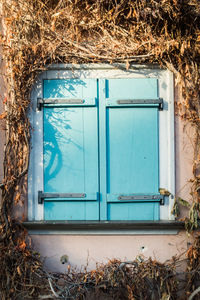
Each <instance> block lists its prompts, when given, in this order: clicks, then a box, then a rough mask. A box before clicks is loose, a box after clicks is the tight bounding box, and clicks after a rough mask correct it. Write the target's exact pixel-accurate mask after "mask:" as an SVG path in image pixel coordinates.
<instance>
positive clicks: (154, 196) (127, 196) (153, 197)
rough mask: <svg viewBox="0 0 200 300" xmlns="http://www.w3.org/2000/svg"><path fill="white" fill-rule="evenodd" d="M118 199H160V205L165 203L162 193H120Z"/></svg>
mask: <svg viewBox="0 0 200 300" xmlns="http://www.w3.org/2000/svg"><path fill="white" fill-rule="evenodd" d="M118 200H122V201H126V200H160V205H164V204H165V201H164V200H165V198H164V195H120V196H119V197H118Z"/></svg>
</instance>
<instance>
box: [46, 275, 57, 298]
mask: <svg viewBox="0 0 200 300" xmlns="http://www.w3.org/2000/svg"><path fill="white" fill-rule="evenodd" d="M48 282H49V285H50V288H51V291H52V293H53V294H54V296H55V297H56V298H60V296H59V295H58V294H57V293H56V292H55V291H54V288H53V286H52V283H51V278H48Z"/></svg>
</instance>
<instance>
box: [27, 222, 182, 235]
mask: <svg viewBox="0 0 200 300" xmlns="http://www.w3.org/2000/svg"><path fill="white" fill-rule="evenodd" d="M23 225H24V226H25V228H26V229H27V230H28V232H29V234H69V235H140V234H141V235H151V234H156V235H157V234H160V235H163V234H177V233H178V231H179V230H181V229H182V230H183V229H184V222H180V221H28V222H24V223H23Z"/></svg>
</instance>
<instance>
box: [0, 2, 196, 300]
mask: <svg viewBox="0 0 200 300" xmlns="http://www.w3.org/2000/svg"><path fill="white" fill-rule="evenodd" d="M1 3H2V6H3V23H4V24H5V32H4V34H2V37H1V43H2V45H3V50H4V61H5V64H6V68H7V75H6V78H5V80H6V83H7V86H8V97H7V99H6V100H5V99H4V100H5V101H4V104H5V110H6V111H5V113H3V114H1V116H0V119H5V120H6V122H7V123H6V124H7V125H6V146H5V158H4V181H3V183H2V184H1V185H0V186H1V188H2V193H3V200H2V208H1V224H2V225H1V240H0V243H1V244H0V249H1V256H0V261H1V266H2V270H5V271H4V274H2V273H1V272H0V282H1V283H0V285H1V297H2V299H12V300H13V299H23V297H24V299H28V298H31V297H32V298H34V297H35V299H36V298H37V297H38V292H39V291H41V286H40V285H39V284H35V282H37V280H35V274H37V275H38V274H39V276H42V277H43V278H44V280H43V282H44V283H43V285H44V290H45V289H46V288H47V286H48V287H49V285H50V287H51V284H50V282H51V281H48V280H47V277H48V276H49V275H48V276H47V275H45V274H46V273H44V272H43V271H42V269H41V267H40V264H39V262H38V258H37V257H36V256H35V255H34V254H33V252H32V251H31V250H28V249H27V247H26V244H25V237H23V238H22V236H23V234H24V233H23V232H24V231H23V229H22V227H21V225H18V224H16V222H15V221H14V220H12V218H11V212H12V206H13V203H14V200H15V202H18V201H20V199H19V198H20V197H19V191H20V189H18V187H19V186H20V187H21V188H22V187H23V185H24V176H25V174H26V173H27V170H28V161H29V140H30V132H31V130H30V125H29V121H28V118H27V110H28V107H29V102H30V92H31V88H32V86H33V83H34V81H35V79H36V77H37V75H38V74H39V73H40V72H41V71H43V70H45V69H47V68H48V65H49V64H52V63H96V62H104V63H105V62H106V63H110V64H112V63H116V62H117V63H119V62H125V63H126V66H127V68H129V66H130V64H131V63H139V64H144V63H148V64H159V65H160V66H161V67H163V68H169V69H170V70H171V71H172V72H174V74H175V80H176V83H177V84H179V88H180V90H181V93H182V100H181V102H180V103H177V107H178V110H179V113H180V115H181V117H182V118H184V119H187V120H189V121H191V122H192V124H194V126H195V128H196V136H197V139H196V148H195V164H196V165H198V164H199V162H200V151H199V145H200V142H199V139H200V117H199V115H200V79H199V78H200V77H199V72H200V71H199V61H200V26H199V24H200V4H199V0H164V1H160V0H134V1H132V0H32V1H25V0H9V1H8V0H1ZM199 186H200V178H199V176H196V171H195V168H194V179H193V191H192V194H193V198H194V203H193V205H192V207H191V209H190V218H189V220H188V222H187V226H188V228H189V229H191V228H193V227H195V226H196V224H197V218H198V216H199V210H200V209H199ZM145 264H146V265H145ZM111 266H112V268H111ZM107 268H111V269H110V271H109V272H111V273H112V272H114V273H113V274H115V271H114V270H115V268H116V270H117V271H116V274H117V277H116V278H117V280H116V284H117V286H116V287H115V286H114V285H112V280H111V279H108V277H106V282H108V285H107V283H106V289H110V290H113V289H114V290H115V289H116V290H117V291H119V287H120V289H121V286H119V285H120V284H121V281H119V278H118V276H119V277H120V276H124V278H125V279H123V280H124V281H123V284H122V286H123V289H126V292H125V294H126V295H127V299H134V297H135V299H147V298H145V297H147V296H145V295H148V292H145V293H146V294H144V295H143V294H142V296H141V295H140V294H139V293H140V291H139V290H137V291H136V286H135V285H134V283H133V278H134V280H136V279H138V278H139V277H138V276H139V275H138V274H140V275H141V276H144V277H141V281H140V282H138V284H139V285H140V284H142V286H148V284H150V285H151V286H154V285H156V286H159V293H161V292H162V293H161V294H159V297H161V296H160V295H163V293H166V298H163V299H175V298H174V297H175V296H173V295H174V294H173V293H175V290H176V287H175V286H176V284H175V283H173V282H172V281H170V280H171V279H170V278H173V276H172V277H171V275H170V276H169V277H167V278H168V279H169V281H168V279H167V281H166V280H164V281H160V280H161V279H159V278H158V277H156V275H155V274H154V271H155V270H157V268H158V274H160V273H159V272H161V270H162V271H163V272H168V267H167V266H163V265H162V266H161V265H160V264H159V263H157V262H156V263H153V262H152V261H149V262H148V264H147V263H144V264H138V265H137V268H136V269H137V270H138V272H139V273H137V277H138V278H135V277H134V276H135V275H134V274H135V273H134V272H135V271H134V270H135V269H134V268H132V269H131V268H128V269H127V267H126V266H125V267H124V268H126V270H127V271H126V273H123V272H124V271H123V272H122V269H121V268H120V262H112V263H111V264H110V265H108V266H105V267H104V268H103V269H102V270H99V271H98V272H99V273H98V278H100V277H99V276H100V274H101V273H102V272H103V273H102V274H103V275H102V276H103V278H104V276H105V274H104V272H107V271H106V270H107ZM149 268H153V271H152V272H153V273H151V272H150V271H149V272H150V273H151V274H154V275H152V276H153V277H150V278H151V280H150V282H149V276H150V275H149V274H150V273H148V274H147V275H144V270H145V269H147V270H150V269H149ZM38 270H39V271H38ZM120 270H121V271H120ZM123 270H124V269H123ZM129 270H131V271H130V274H132V275H130V276H131V277H130V278H129V275H128V274H129ZM195 270H196V269H195ZM131 272H132V273H131ZM170 272H171V271H170ZM195 272H196V271H195ZM41 274H42V275H41ZM106 274H107V275H106V276H108V274H110V273H106ZM142 274H143V275H142ZM163 274H164V273H163ZM170 274H171V273H170ZM74 276H75V275H74ZM77 276H78V275H77ZM85 276H86V275H85ZM87 276H89V278H90V283H91V280H94V282H93V286H94V285H95V284H97V285H98V284H99V283H98V282H96V277H94V278H93V277H92V276H93V275H92V273H90V274H89V275H87ZM109 276H110V275H109ZM113 276H114V275H113ZM127 276H128V277H127ZM132 276H133V277H132ZM162 276H165V275H162ZM162 276H161V278H163V277H162ZM166 276H168V275H166ZM109 278H110V277H109ZM120 278H121V277H120ZM145 278H146V279H145ZM129 279H130V282H129V283H127V280H129ZM147 279H148V280H147ZM87 280H88V279H86V282H87ZM98 280H99V279H98ZM142 280H143V281H142ZM95 282H96V283H95ZM100 282H102V279H100ZM147 282H148V283H147ZM163 284H164V286H165V284H166V286H167V287H165V288H164V290H162V288H163ZM81 287H82V286H81V285H80V290H81ZM85 287H86V285H85ZM190 287H191V285H190ZM76 288H77V286H76ZM156 289H157V288H156ZM187 289H189V290H191V289H190V288H188V287H187ZM157 290H158V289H157ZM141 293H142V291H141ZM80 295H82V294H81V292H80V293H79V296H80ZM136 295H137V296H136ZM168 295H170V296H169V298H167V296H168ZM54 296H55V295H54ZM17 297H18V298H17ZM80 297H81V296H80ZM162 297H164V296H162ZM43 299H44V298H43ZM74 299H75V296H74ZM116 299H117V298H116Z"/></svg>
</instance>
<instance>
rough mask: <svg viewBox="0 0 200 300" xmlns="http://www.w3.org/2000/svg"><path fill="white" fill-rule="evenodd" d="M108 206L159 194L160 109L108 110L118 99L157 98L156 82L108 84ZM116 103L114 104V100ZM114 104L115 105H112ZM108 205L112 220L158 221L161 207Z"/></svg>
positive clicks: (142, 203) (108, 82)
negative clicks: (130, 196)
mask: <svg viewBox="0 0 200 300" xmlns="http://www.w3.org/2000/svg"><path fill="white" fill-rule="evenodd" d="M105 88H107V91H106V92H105V97H106V96H107V97H109V98H107V99H105V102H106V106H107V108H105V110H106V130H107V134H106V145H107V161H106V162H107V174H106V175H107V179H106V181H107V197H106V198H107V202H109V201H112V202H115V201H116V202H118V196H119V195H122V194H126V195H128V194H158V193H159V153H158V109H157V108H156V107H142V108H141V107H133V106H132V107H127V106H121V105H119V106H114V107H112V106H111V107H109V106H108V102H109V101H110V103H111V104H112V101H114V100H116V99H134V98H135V99H140V98H141V99H152V98H157V97H158V91H157V80H156V79H149V78H147V79H126V80H125V79H116V80H114V79H111V80H107V81H106V84H105ZM113 99H114V100H113ZM113 103H114V102H113ZM128 202H129V203H127V201H124V203H121V202H120V203H108V204H107V209H108V212H107V218H108V219H109V220H131V219H132V220H158V219H159V203H158V202H153V201H151V202H150V201H149V202H148V203H147V202H146V203H144V201H140V202H139V201H137V202H135V201H134V200H133V201H128ZM130 202H132V203H130Z"/></svg>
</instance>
